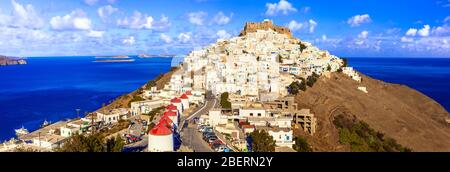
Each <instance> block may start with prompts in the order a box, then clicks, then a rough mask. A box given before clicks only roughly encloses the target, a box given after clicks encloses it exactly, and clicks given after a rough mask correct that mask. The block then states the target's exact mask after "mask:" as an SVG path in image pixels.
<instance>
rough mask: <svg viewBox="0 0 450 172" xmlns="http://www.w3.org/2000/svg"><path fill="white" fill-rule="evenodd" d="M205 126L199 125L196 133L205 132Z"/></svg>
mask: <svg viewBox="0 0 450 172" xmlns="http://www.w3.org/2000/svg"><path fill="white" fill-rule="evenodd" d="M207 127H208V126H207V125H200V127H199V128H198V131H200V132H203V130H205V128H207Z"/></svg>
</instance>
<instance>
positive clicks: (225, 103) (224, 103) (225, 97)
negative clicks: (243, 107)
mask: <svg viewBox="0 0 450 172" xmlns="http://www.w3.org/2000/svg"><path fill="white" fill-rule="evenodd" d="M228 96H229V94H228V92H224V93H222V94H221V95H220V106H222V108H226V109H229V108H231V102H230V101H228Z"/></svg>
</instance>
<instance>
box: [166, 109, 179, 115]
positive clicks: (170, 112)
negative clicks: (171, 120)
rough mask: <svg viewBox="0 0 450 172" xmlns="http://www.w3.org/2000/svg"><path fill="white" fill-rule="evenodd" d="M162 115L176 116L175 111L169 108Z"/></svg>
mask: <svg viewBox="0 0 450 172" xmlns="http://www.w3.org/2000/svg"><path fill="white" fill-rule="evenodd" d="M164 116H177V113H176V112H174V111H171V110H169V111H166V112H164Z"/></svg>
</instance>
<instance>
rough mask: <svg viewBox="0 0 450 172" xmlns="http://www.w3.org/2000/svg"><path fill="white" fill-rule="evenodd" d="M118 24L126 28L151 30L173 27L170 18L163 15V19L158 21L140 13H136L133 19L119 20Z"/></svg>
mask: <svg viewBox="0 0 450 172" xmlns="http://www.w3.org/2000/svg"><path fill="white" fill-rule="evenodd" d="M116 23H117V25H118V26H121V27H124V28H129V29H149V30H150V29H151V30H163V29H166V28H167V27H169V26H170V25H171V23H170V22H169V18H168V17H167V16H165V15H162V16H161V19H160V20H159V21H156V20H155V19H153V17H152V16H149V15H147V14H142V13H140V12H139V11H135V12H134V13H133V16H131V17H125V18H123V19H118V20H117V22H116Z"/></svg>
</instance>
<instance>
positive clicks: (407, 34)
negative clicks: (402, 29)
mask: <svg viewBox="0 0 450 172" xmlns="http://www.w3.org/2000/svg"><path fill="white" fill-rule="evenodd" d="M416 34H417V29H414V28H409V29H408V31H407V32H406V36H416Z"/></svg>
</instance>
